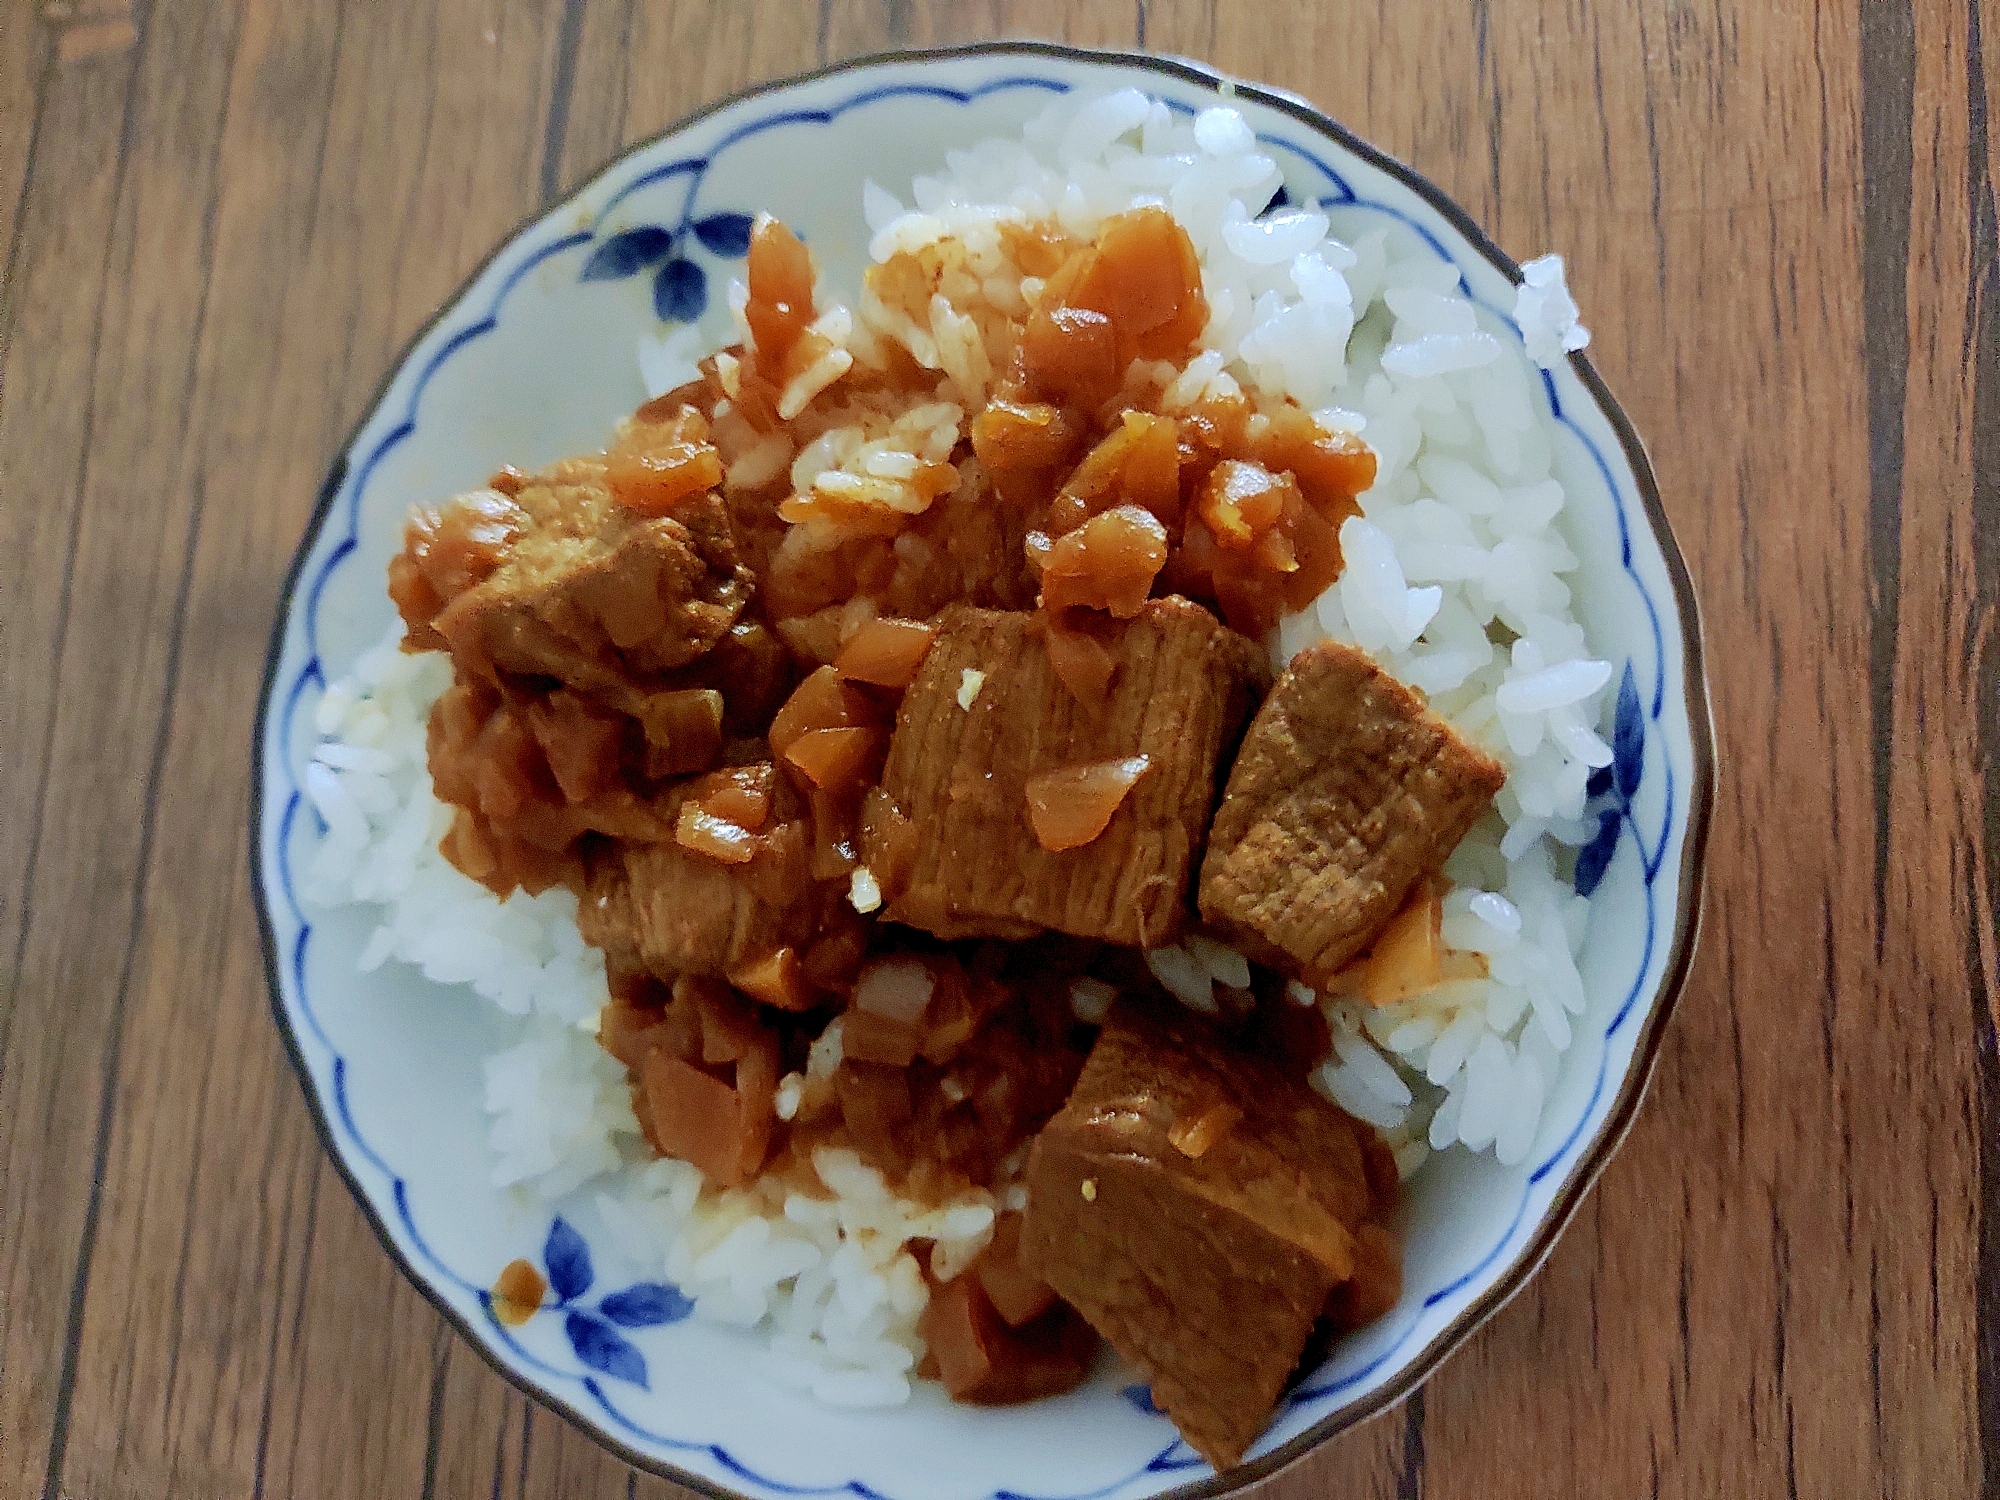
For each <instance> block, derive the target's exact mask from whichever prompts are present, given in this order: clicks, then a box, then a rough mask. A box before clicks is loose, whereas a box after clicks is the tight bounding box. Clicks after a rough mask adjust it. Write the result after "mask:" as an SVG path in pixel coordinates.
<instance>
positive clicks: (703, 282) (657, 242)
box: [578, 193, 753, 323]
mask: <svg viewBox="0 0 2000 1500" xmlns="http://www.w3.org/2000/svg"><path fill="white" fill-rule="evenodd" d="M688 197H689V202H690V203H691V202H692V201H693V197H694V195H693V194H692V193H690V194H689V195H688ZM752 223H753V220H752V219H751V216H750V215H749V214H738V213H717V214H708V215H706V216H704V217H702V218H699V219H689V218H685V217H683V218H682V220H681V222H680V223H679V224H677V225H675V226H674V227H673V228H672V229H664V228H662V227H661V226H660V225H658V224H637V225H634V226H633V227H632V228H630V229H621V230H618V231H617V232H616V233H614V234H610V235H607V236H606V237H605V238H603V239H602V240H600V241H599V242H598V245H597V248H596V249H594V250H592V251H591V252H590V258H589V259H588V260H586V261H585V262H584V263H583V269H582V271H580V272H579V273H578V277H579V279H581V280H583V281H623V280H625V279H627V278H628V277H632V276H637V275H638V274H639V273H640V272H642V271H648V270H650V271H651V272H652V273H653V312H654V315H655V316H657V317H658V318H659V319H660V321H661V322H663V323H692V322H694V321H695V320H696V319H698V318H700V317H701V315H702V314H703V313H704V312H706V311H708V274H707V273H706V272H705V271H703V270H702V268H701V267H700V266H699V265H698V264H696V262H695V261H693V260H692V259H690V258H689V257H688V254H687V248H688V242H689V241H690V240H693V241H694V242H696V243H697V244H699V245H700V246H701V247H702V248H703V249H704V250H706V251H708V252H709V254H711V255H718V256H723V257H725V258H727V259H730V260H741V259H743V257H744V256H746V255H748V254H749V253H750V229H751V225H752Z"/></svg>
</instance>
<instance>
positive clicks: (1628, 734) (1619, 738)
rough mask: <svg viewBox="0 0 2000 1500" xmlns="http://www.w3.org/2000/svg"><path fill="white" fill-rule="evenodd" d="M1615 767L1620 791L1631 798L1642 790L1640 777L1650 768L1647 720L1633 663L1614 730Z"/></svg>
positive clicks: (1623, 685)
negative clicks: (1647, 762)
mask: <svg viewBox="0 0 2000 1500" xmlns="http://www.w3.org/2000/svg"><path fill="white" fill-rule="evenodd" d="M1611 763H1612V764H1613V765H1615V766H1616V767H1618V790H1619V792H1620V793H1622V794H1623V795H1624V796H1626V797H1630V796H1631V795H1632V794H1633V793H1634V792H1636V791H1638V790H1639V776H1640V773H1641V772H1642V771H1644V769H1645V766H1646V720H1645V716H1644V714H1643V713H1641V711H1640V709H1639V684H1638V683H1637V682H1636V681H1634V680H1633V677H1632V663H1631V662H1629V661H1628V662H1626V663H1625V677H1624V680H1623V681H1621V682H1620V683H1619V684H1618V717H1617V719H1616V720H1615V721H1614V722H1613V725H1612V729H1611Z"/></svg>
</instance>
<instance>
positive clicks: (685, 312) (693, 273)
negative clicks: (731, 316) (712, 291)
mask: <svg viewBox="0 0 2000 1500" xmlns="http://www.w3.org/2000/svg"><path fill="white" fill-rule="evenodd" d="M707 307H708V278H707V277H706V276H704V275H702V272H701V267H700V266H698V265H696V264H695V263H694V262H693V261H691V260H670V261H668V262H667V263H666V264H665V265H664V266H661V267H660V269H659V271H658V273H657V274H655V276H654V277H653V311H654V313H655V314H657V315H658V316H659V318H660V320H661V321H662V322H666V323H692V322H693V321H694V320H695V319H696V318H699V317H700V316H701V315H702V313H703V311H704V310H706V308H707Z"/></svg>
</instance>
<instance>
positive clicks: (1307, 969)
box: [1201, 641, 1506, 977]
mask: <svg viewBox="0 0 2000 1500" xmlns="http://www.w3.org/2000/svg"><path fill="white" fill-rule="evenodd" d="M1505 777H1506V773H1505V772H1504V771H1503V770H1502V769H1501V767H1500V765H1499V763H1498V762H1496V761H1495V760H1494V759H1493V758H1492V757H1491V756H1489V755H1487V754H1485V753H1484V752H1483V751H1481V750H1479V749H1478V748H1477V747H1476V746H1473V745H1470V744H1468V743H1466V741H1465V740H1463V739H1462V738H1460V737H1459V735H1458V734H1457V732H1456V731H1454V730H1453V729H1452V728H1451V726H1450V725H1448V724H1446V723H1445V722H1444V720H1443V719H1440V718H1439V717H1438V716H1437V715H1436V714H1434V713H1432V712H1431V711H1430V710H1429V709H1427V708H1426V707H1425V706H1424V705H1423V704H1422V703H1421V702H1419V701H1418V700H1417V698H1416V696H1415V695H1414V694H1413V693H1411V692H1410V690H1409V689H1408V688H1406V687H1404V686H1403V685H1402V684H1401V683H1399V682H1397V681H1396V680H1395V679H1394V678H1392V677H1390V676H1389V675H1388V674H1387V673H1386V672H1384V671H1382V670H1381V668H1379V667H1377V666H1376V665H1375V664H1374V662H1372V661H1371V660H1369V658H1368V656H1367V655H1366V654H1365V653H1363V652H1361V651H1357V650H1355V649H1354V648H1353V647H1351V646H1343V645H1339V644H1336V643H1334V642H1331V641H1328V642H1322V643H1321V644H1320V645H1317V646H1313V647H1311V648H1309V649H1307V650H1305V651H1301V652H1300V653H1299V654H1298V655H1297V656H1295V657H1293V658H1292V664H1291V666H1290V667H1288V668H1287V669H1286V670H1285V672H1284V674H1283V675H1282V676H1281V677H1279V679H1278V683H1277V686H1276V687H1274V688H1273V689H1272V690H1271V695H1270V697H1268V698H1266V699H1265V700H1264V706H1263V707H1262V708H1261V709H1259V710H1258V712H1257V717H1256V719H1255V720H1254V721H1253V722H1252V723H1251V725H1250V732H1249V733H1248V734H1247V735H1245V736H1244V740H1243V749H1242V752H1241V753H1240V754H1239V755H1238V756H1237V758H1236V766H1235V769H1234V770H1233V771H1231V772H1230V776H1229V787H1228V790H1227V791H1226V792H1225V793H1224V794H1223V799H1222V806H1221V808H1220V809H1218V810H1217V812H1216V815H1215V825H1214V827H1213V828H1211V829H1210V830H1209V836H1208V855H1207V857H1206V859H1205V860H1204V861H1203V863H1202V870H1201V914H1202V917H1203V918H1204V920H1206V921H1207V922H1208V924H1209V925H1210V926H1211V927H1212V928H1215V929H1216V930H1218V931H1219V932H1221V933H1222V934H1224V935H1226V936H1227V937H1228V938H1229V940H1230V941H1231V942H1233V943H1235V944H1236V945H1237V946H1238V947H1239V948H1241V949H1243V950H1244V952H1246V953H1248V954H1249V956H1250V957H1252V958H1255V959H1259V960H1261V961H1263V962H1266V963H1270V964H1274V965H1277V966H1280V967H1284V968H1288V969H1295V970H1298V971H1301V972H1303V973H1305V974H1307V975H1311V976H1316V977H1325V976H1327V975H1330V974H1332V973H1334V972H1335V971H1336V970H1338V969H1340V968H1342V967H1343V966H1344V965H1346V964H1347V963H1348V961H1349V960H1351V959H1352V958H1354V957H1355V956H1356V955H1357V954H1359V953H1361V952H1362V951H1363V950H1364V949H1366V948H1367V947H1368V945H1369V943H1371V942H1372V941H1373V940H1374V938H1375V935H1376V934H1377V933H1378V932H1379V931H1381V929H1382V926H1383V924H1384V923H1386V922H1387V921H1388V920H1389V918H1390V917H1392V916H1394V915H1395V913H1396V910H1397V908H1398V907H1400V906H1401V905H1402V904H1403V900H1404V898H1405V897H1406V896H1408V895H1409V893H1410V891H1411V889H1412V888H1413V887H1414V886H1415V885H1416V883H1417V882H1418V881H1419V880H1421V879H1423V878H1424V877H1426V876H1428V875H1430V874H1433V873H1434V872H1435V871H1436V870H1437V869H1438V867H1439V866H1441V865H1442V864H1443V863H1444V861H1445V858H1446V856H1448V855H1449V854H1450V853H1451V851H1452V850H1453V849H1454V848H1455V847H1456V846H1457V844H1458V841H1459V840H1460V839H1462V838H1463V837H1465V834H1466V832H1467V830H1468V829H1470V828H1471V827H1472V825H1473V824H1474V823H1476V822H1478V821H1479V818H1480V815H1481V814H1482V813H1484V812H1485V811H1486V808H1487V806H1488V804H1490V803H1491V802H1492V800H1493V795H1494V793H1496V792H1497V791H1499V790H1500V783H1501V782H1502V781H1503V780H1504V779H1505Z"/></svg>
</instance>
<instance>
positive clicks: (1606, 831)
mask: <svg viewBox="0 0 2000 1500" xmlns="http://www.w3.org/2000/svg"><path fill="white" fill-rule="evenodd" d="M1645 766H1646V716H1645V713H1644V711H1643V710H1642V709H1641V708H1640V706H1639V684H1638V682H1637V681H1636V680H1635V679H1634V678H1633V675H1632V663H1631V662H1629V661H1628V662H1626V663H1625V676H1624V678H1623V679H1622V680H1621V681H1620V682H1619V684H1618V708H1617V712H1616V714H1615V716H1614V717H1613V719H1612V725H1611V764H1610V765H1608V766H1603V767H1600V768H1599V769H1598V770H1596V771H1593V772H1592V773H1591V777H1590V780H1589V782H1588V783H1587V784H1586V788H1585V789H1586V791H1587V792H1588V793H1589V795H1590V798H1591V802H1592V804H1593V805H1594V806H1595V807H1596V809H1597V832H1596V833H1595V834H1594V835H1592V836H1591V840H1590V842H1589V843H1587V844H1585V845H1584V846H1583V847H1582V848H1581V849H1579V850H1578V851H1577V855H1576V893H1577V894H1578V895H1579V896H1588V895H1590V894H1591V892H1593V891H1595V890H1596V889H1597V887H1598V883H1599V882H1600V881H1602V880H1603V879H1604V872H1605V871H1606V870H1607V869H1609V868H1610V866H1611V857H1612V856H1613V855H1614V854H1616V853H1617V852H1618V839H1619V835H1620V834H1621V833H1622V832H1623V831H1624V828H1625V823H1626V821H1627V820H1628V819H1629V818H1630V817H1631V816H1632V797H1633V794H1634V793H1636V792H1637V791H1638V790H1639V778H1640V776H1641V775H1642V774H1643V773H1644V771H1645ZM1642 853H1643V851H1642Z"/></svg>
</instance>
